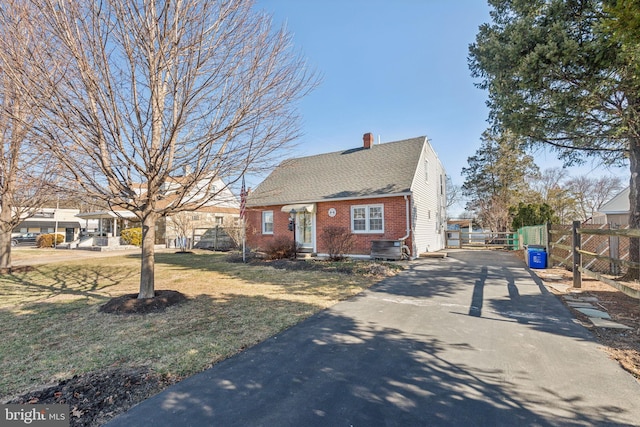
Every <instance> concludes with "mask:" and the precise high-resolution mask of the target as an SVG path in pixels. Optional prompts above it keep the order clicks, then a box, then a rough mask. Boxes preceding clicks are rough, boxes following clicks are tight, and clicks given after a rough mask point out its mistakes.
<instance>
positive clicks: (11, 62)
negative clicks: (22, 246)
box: [0, 0, 55, 270]
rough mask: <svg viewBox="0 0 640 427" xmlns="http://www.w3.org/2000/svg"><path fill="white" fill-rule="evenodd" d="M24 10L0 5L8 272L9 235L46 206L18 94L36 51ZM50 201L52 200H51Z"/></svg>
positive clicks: (43, 162)
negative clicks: (21, 75)
mask: <svg viewBox="0 0 640 427" xmlns="http://www.w3.org/2000/svg"><path fill="white" fill-rule="evenodd" d="M29 19H30V10H29V7H28V5H27V4H26V3H25V2H24V1H21V0H7V1H5V2H3V3H2V5H0V108H1V109H0V269H2V270H7V269H11V267H12V263H11V232H12V231H13V229H14V228H15V227H17V226H18V225H19V224H20V222H22V221H23V220H24V219H26V218H29V217H31V216H33V214H34V213H35V212H36V211H37V210H38V209H40V208H41V207H42V206H43V205H44V204H45V203H46V202H47V201H49V200H51V193H52V190H51V187H50V186H51V185H53V184H54V180H53V178H52V173H51V172H52V171H53V170H54V168H53V167H52V166H53V164H52V163H53V162H52V160H51V156H49V155H47V154H46V153H43V151H42V146H41V145H40V144H39V143H38V142H39V141H38V140H37V137H36V136H35V135H34V134H33V132H32V130H33V129H32V126H31V125H32V123H33V121H34V116H33V111H34V109H33V108H32V103H31V99H30V97H29V96H28V95H26V94H25V93H24V90H25V89H27V90H28V89H29V87H30V85H32V84H33V83H34V82H36V81H35V80H33V79H31V78H30V79H23V80H22V81H16V80H15V79H14V77H15V76H16V75H17V74H18V73H15V72H14V71H13V70H16V71H17V70H19V71H20V72H21V73H25V74H26V73H29V72H31V66H30V64H29V61H28V60H27V58H28V52H29V51H30V50H35V49H37V48H38V47H41V46H42V42H41V40H39V39H38V37H37V34H34V33H33V32H32V31H30V30H31V26H30V25H29ZM54 198H55V197H54Z"/></svg>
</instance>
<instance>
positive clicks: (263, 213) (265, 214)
mask: <svg viewBox="0 0 640 427" xmlns="http://www.w3.org/2000/svg"><path fill="white" fill-rule="evenodd" d="M267 214H271V231H267V230H266V225H267V222H266V221H265V217H266V216H267ZM273 229H274V224H273V211H263V212H262V234H273Z"/></svg>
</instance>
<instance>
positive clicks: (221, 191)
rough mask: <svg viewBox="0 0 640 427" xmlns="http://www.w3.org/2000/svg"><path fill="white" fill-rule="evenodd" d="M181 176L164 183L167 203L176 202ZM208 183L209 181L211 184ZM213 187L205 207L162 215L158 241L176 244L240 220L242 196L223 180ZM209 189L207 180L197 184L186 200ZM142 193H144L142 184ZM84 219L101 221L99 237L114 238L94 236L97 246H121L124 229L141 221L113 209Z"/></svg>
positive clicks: (131, 215)
mask: <svg viewBox="0 0 640 427" xmlns="http://www.w3.org/2000/svg"><path fill="white" fill-rule="evenodd" d="M180 180H181V177H176V178H174V179H173V180H171V181H170V182H168V183H167V184H165V186H164V198H163V199H162V203H164V204H165V206H167V205H170V204H171V203H175V193H176V190H177V189H179V188H180ZM207 184H208V183H207ZM212 184H213V186H212V187H211V188H210V190H209V191H213V192H218V194H217V195H216V196H215V198H214V199H213V200H210V201H208V202H206V203H204V205H203V206H201V207H199V208H197V209H194V210H189V211H182V212H178V213H175V214H172V215H169V216H166V217H162V218H160V219H159V220H158V221H157V223H156V244H157V245H165V246H167V247H176V246H179V245H176V239H179V238H188V239H191V238H193V236H194V234H197V233H199V234H203V233H204V231H203V230H206V229H209V228H215V227H216V226H221V225H223V224H224V225H225V226H227V225H229V224H235V223H238V221H239V217H240V202H239V200H238V198H237V197H236V196H235V195H234V194H233V193H232V192H231V190H230V189H229V188H228V187H227V186H226V185H225V184H224V182H223V181H222V180H220V179H215V180H214V181H213V183H212ZM205 188H209V186H208V185H205V183H204V182H203V184H202V185H196V186H195V188H194V190H193V191H192V192H191V193H190V194H187V195H186V196H185V197H184V199H188V200H190V201H191V202H192V203H195V204H197V203H198V201H199V200H202V199H203V198H204V197H205V195H204V194H203V192H204V191H205V190H203V189H205ZM139 191H140V192H144V191H145V190H144V188H143V187H142V186H141V187H140V189H139ZM77 216H78V217H79V218H81V219H84V220H98V229H97V230H96V234H97V235H98V237H107V238H112V239H110V240H109V241H108V243H105V242H107V240H106V239H94V242H93V243H92V244H93V245H96V246H114V245H115V246H117V245H118V244H119V239H117V236H119V235H120V232H121V230H123V229H124V228H130V227H139V221H138V219H137V218H136V216H135V215H134V214H133V213H132V212H129V211H124V210H112V211H98V212H86V213H82V214H78V215H77Z"/></svg>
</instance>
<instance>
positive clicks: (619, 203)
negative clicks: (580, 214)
mask: <svg viewBox="0 0 640 427" xmlns="http://www.w3.org/2000/svg"><path fill="white" fill-rule="evenodd" d="M630 212H631V209H630V204H629V187H627V188H625V189H624V190H622V191H621V192H620V193H618V194H616V195H615V196H614V197H613V198H612V199H611V200H609V201H608V202H606V203H605V204H603V205H602V206H601V207H600V209H598V212H596V213H595V214H594V215H593V219H592V222H593V223H594V224H616V225H628V224H629V214H630Z"/></svg>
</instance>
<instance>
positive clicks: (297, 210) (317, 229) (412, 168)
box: [246, 133, 446, 258]
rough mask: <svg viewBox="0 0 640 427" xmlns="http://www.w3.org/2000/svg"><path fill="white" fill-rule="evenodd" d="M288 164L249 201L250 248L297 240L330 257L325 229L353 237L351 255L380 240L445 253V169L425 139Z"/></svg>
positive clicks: (412, 250)
mask: <svg viewBox="0 0 640 427" xmlns="http://www.w3.org/2000/svg"><path fill="white" fill-rule="evenodd" d="M363 140H364V144H363V145H362V146H361V147H358V148H353V149H349V150H345V151H338V152H333V153H327V154H320V155H315V156H308V157H300V158H294V159H288V160H285V161H283V162H282V163H281V164H280V165H279V166H278V167H277V168H276V169H275V170H274V171H273V172H272V173H271V174H270V175H269V176H268V177H267V178H266V179H265V180H264V181H263V182H262V183H261V184H260V185H258V187H257V188H256V189H255V190H254V191H252V192H250V193H249V195H248V197H247V212H246V224H247V244H248V247H250V248H252V249H258V250H260V249H262V250H264V249H265V248H268V247H269V245H271V244H273V243H274V242H275V241H276V240H277V239H278V238H281V237H284V238H290V239H293V235H294V233H293V232H292V231H290V230H289V219H290V216H291V217H294V218H295V238H296V241H297V243H298V245H299V247H300V249H301V251H304V252H310V253H315V254H317V255H319V256H324V255H327V253H328V251H327V247H326V244H325V243H324V239H323V238H322V233H323V230H324V229H325V228H326V227H328V226H338V227H343V228H344V229H345V230H347V232H349V233H351V234H352V235H353V236H354V240H355V245H354V249H353V253H351V254H349V255H351V256H363V257H364V256H367V257H368V256H370V255H371V250H372V245H374V246H375V245H376V244H378V243H380V242H383V241H388V242H389V241H390V242H393V243H394V245H396V246H398V243H397V242H400V244H401V245H404V246H406V247H407V249H408V252H409V255H410V257H412V258H415V257H417V256H418V255H419V254H420V253H422V252H432V251H437V250H440V249H443V248H444V245H445V231H446V230H445V229H446V212H445V206H446V203H445V200H446V190H445V181H446V180H445V170H444V168H443V166H442V164H441V162H440V160H439V159H438V156H437V155H436V153H435V151H434V150H433V148H432V147H431V144H429V141H428V140H427V138H426V137H424V136H422V137H417V138H412V139H406V140H402V141H396V142H389V143H384V144H374V142H373V135H372V134H371V133H367V134H365V135H364V137H363Z"/></svg>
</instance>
